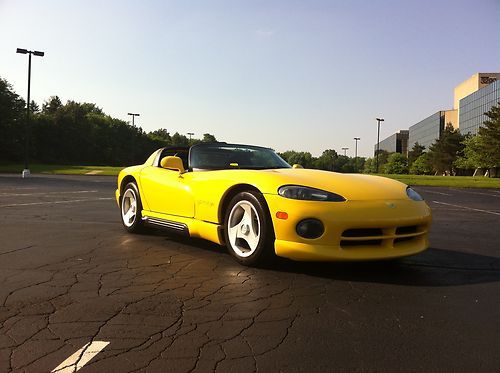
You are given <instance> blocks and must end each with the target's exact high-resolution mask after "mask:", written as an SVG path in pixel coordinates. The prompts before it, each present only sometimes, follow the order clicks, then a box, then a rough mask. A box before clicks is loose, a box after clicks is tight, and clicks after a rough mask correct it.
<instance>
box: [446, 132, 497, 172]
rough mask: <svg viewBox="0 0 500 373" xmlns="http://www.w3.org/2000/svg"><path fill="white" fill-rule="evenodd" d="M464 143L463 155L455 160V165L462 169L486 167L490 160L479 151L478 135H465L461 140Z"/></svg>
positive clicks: (479, 139)
mask: <svg viewBox="0 0 500 373" xmlns="http://www.w3.org/2000/svg"><path fill="white" fill-rule="evenodd" d="M462 144H463V145H464V150H463V155H461V156H459V157H458V158H457V159H456V160H455V166H456V167H457V168H463V169H475V168H483V167H485V168H487V167H489V166H490V164H491V161H490V162H488V161H489V160H488V159H487V158H486V157H485V156H484V154H483V152H482V151H481V150H482V149H481V137H480V136H466V137H465V139H464V140H463V141H462Z"/></svg>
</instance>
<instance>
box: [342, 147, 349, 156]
mask: <svg viewBox="0 0 500 373" xmlns="http://www.w3.org/2000/svg"><path fill="white" fill-rule="evenodd" d="M348 149H349V148H342V150H343V151H344V157H345V156H346V155H347V154H346V153H347V150H348Z"/></svg>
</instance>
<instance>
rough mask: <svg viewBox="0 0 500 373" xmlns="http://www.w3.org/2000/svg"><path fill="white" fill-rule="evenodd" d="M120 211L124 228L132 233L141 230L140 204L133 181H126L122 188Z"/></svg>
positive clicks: (137, 191)
mask: <svg viewBox="0 0 500 373" xmlns="http://www.w3.org/2000/svg"><path fill="white" fill-rule="evenodd" d="M120 211H121V215H122V223H123V226H124V227H125V229H126V230H127V231H129V232H132V233H137V232H139V231H141V230H142V228H143V222H142V215H141V211H142V204H141V197H140V195H139V190H138V188H137V185H136V184H135V183H128V184H127V185H126V186H125V188H124V189H123V195H122V198H121V206H120Z"/></svg>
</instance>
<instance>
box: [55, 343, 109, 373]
mask: <svg viewBox="0 0 500 373" xmlns="http://www.w3.org/2000/svg"><path fill="white" fill-rule="evenodd" d="M107 345H109V342H104V341H93V342H92V343H87V344H86V345H85V346H83V347H82V348H81V349H79V350H78V351H76V352H75V353H74V354H73V355H71V356H70V357H68V358H67V359H66V360H64V361H63V362H62V363H61V364H59V365H58V366H57V368H54V370H52V373H55V372H57V373H73V372H76V371H77V370H79V369H81V368H82V367H83V366H84V365H85V364H87V363H88V362H89V361H90V360H92V359H93V358H94V356H96V355H97V354H98V353H99V352H101V351H102V350H103V349H104V348H105V347H106V346H107Z"/></svg>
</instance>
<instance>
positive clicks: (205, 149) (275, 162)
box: [189, 142, 291, 171]
mask: <svg viewBox="0 0 500 373" xmlns="http://www.w3.org/2000/svg"><path fill="white" fill-rule="evenodd" d="M279 168H291V166H290V165H289V164H288V163H287V162H286V161H285V160H283V158H281V157H280V156H279V155H278V154H276V152H275V151H274V150H273V149H270V148H265V147H261V146H254V145H241V144H228V143H220V142H218V143H203V144H197V145H193V146H192V147H191V148H190V149H189V170H191V171H204V170H210V171H213V170H237V169H243V170H269V169H279Z"/></svg>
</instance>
